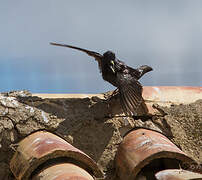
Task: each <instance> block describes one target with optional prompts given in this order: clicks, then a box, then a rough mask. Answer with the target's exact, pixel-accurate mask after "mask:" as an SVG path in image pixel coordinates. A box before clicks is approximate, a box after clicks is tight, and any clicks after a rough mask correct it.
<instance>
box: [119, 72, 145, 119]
mask: <svg viewBox="0 0 202 180" xmlns="http://www.w3.org/2000/svg"><path fill="white" fill-rule="evenodd" d="M117 76H119V77H118V79H120V82H119V92H120V101H121V105H122V108H123V111H124V113H125V114H126V115H128V116H134V115H136V114H137V109H138V107H139V106H140V105H141V103H142V102H143V101H144V100H143V98H142V85H141V84H140V83H139V82H138V81H137V80H136V79H135V78H131V77H128V76H125V75H124V74H117Z"/></svg>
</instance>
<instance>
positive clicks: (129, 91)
mask: <svg viewBox="0 0 202 180" xmlns="http://www.w3.org/2000/svg"><path fill="white" fill-rule="evenodd" d="M50 44H51V45H55V46H63V47H68V48H72V49H77V50H79V51H83V52H85V53H87V54H88V55H89V56H92V57H94V58H95V59H96V61H97V62H98V66H99V69H100V72H101V74H102V78H103V79H104V80H105V81H107V82H109V83H111V84H112V85H114V86H115V87H117V90H118V93H119V95H120V102H121V105H122V108H123V111H124V113H125V114H126V115H127V116H134V115H136V111H137V108H138V107H139V106H140V104H141V103H142V102H143V101H144V100H143V98H142V85H141V84H140V82H138V80H139V79H140V78H141V77H142V76H143V75H144V74H145V73H147V72H149V71H152V70H153V69H152V68H151V67H150V66H147V65H143V66H140V67H139V68H137V69H133V68H132V67H129V66H127V65H126V64H125V63H124V62H122V61H120V60H118V59H117V58H116V56H115V53H113V52H112V51H107V52H105V53H104V54H103V55H101V54H99V53H97V52H94V51H89V50H87V49H83V48H79V47H75V46H70V45H66V44H58V43H50Z"/></svg>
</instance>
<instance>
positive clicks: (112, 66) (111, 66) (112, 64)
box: [110, 60, 115, 74]
mask: <svg viewBox="0 0 202 180" xmlns="http://www.w3.org/2000/svg"><path fill="white" fill-rule="evenodd" d="M110 63H111V65H110V68H111V70H112V71H113V73H114V74H115V70H114V61H112V60H111V61H110Z"/></svg>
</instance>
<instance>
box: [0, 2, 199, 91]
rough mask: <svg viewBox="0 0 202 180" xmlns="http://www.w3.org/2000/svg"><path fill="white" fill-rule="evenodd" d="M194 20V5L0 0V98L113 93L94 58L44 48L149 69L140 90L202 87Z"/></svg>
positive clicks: (196, 6)
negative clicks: (108, 56) (106, 56)
mask: <svg viewBox="0 0 202 180" xmlns="http://www.w3.org/2000/svg"><path fill="white" fill-rule="evenodd" d="M201 19H202V1H200V0H195V1H190V0H178V1H176V0H164V1H162V0H136V1H134V0H126V1H121V0H111V1H108V0H102V1H95V0H85V1H81V0H80V1H78V0H68V1H67V0H58V1H55V0H43V1H39V0H29V1H27V0H18V1H12V0H6V1H3V0H0V37H1V38H0V39H1V40H0V82H1V85H0V92H5V91H11V90H21V89H27V90H30V91H31V92H33V93H36V92H37V93H100V92H105V91H108V90H112V89H114V87H113V86H112V85H110V84H109V83H107V82H104V81H103V80H102V77H101V75H100V74H99V70H98V68H97V63H96V62H95V61H94V59H93V58H91V57H88V56H87V55H86V54H83V53H81V52H78V51H75V50H71V49H67V48H62V47H61V48H60V47H54V46H50V45H49V42H58V43H66V44H71V45H75V46H79V47H83V48H86V49H90V50H94V51H98V52H100V53H104V52H105V51H107V50H112V51H114V52H115V53H116V56H117V57H118V58H119V59H120V60H123V61H124V62H125V63H127V64H128V65H130V66H132V67H134V68H135V67H138V66H140V65H142V64H147V65H150V66H152V67H153V69H154V71H153V72H151V73H148V74H147V75H145V76H144V77H143V78H142V79H141V83H142V84H143V85H147V86H148V85H150V86H159V85H164V86H167V85H175V86H201V79H202V70H201V68H202V61H201V57H202V21H201Z"/></svg>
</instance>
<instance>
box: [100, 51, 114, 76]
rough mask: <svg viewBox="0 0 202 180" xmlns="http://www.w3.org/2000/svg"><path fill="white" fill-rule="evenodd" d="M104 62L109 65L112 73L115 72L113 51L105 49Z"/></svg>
mask: <svg viewBox="0 0 202 180" xmlns="http://www.w3.org/2000/svg"><path fill="white" fill-rule="evenodd" d="M103 57H104V61H105V63H106V64H107V65H108V66H109V67H110V69H111V70H112V72H113V73H115V67H114V63H115V62H114V61H115V59H116V56H115V53H113V52H112V51H107V52H105V53H104V54H103Z"/></svg>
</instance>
